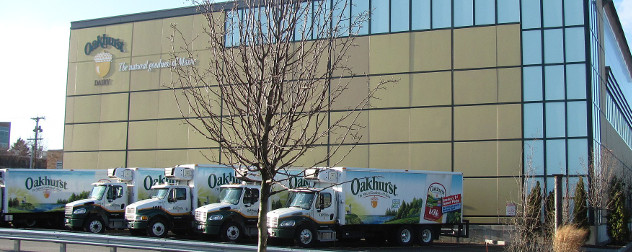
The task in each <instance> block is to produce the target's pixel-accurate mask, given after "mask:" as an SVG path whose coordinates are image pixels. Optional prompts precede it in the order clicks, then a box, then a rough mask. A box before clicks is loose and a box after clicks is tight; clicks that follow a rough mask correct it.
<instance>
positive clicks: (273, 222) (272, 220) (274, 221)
mask: <svg viewBox="0 0 632 252" xmlns="http://www.w3.org/2000/svg"><path fill="white" fill-rule="evenodd" d="M278 225H279V217H268V227H269V228H275V227H277V226H278Z"/></svg>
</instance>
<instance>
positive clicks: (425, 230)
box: [418, 226, 435, 245]
mask: <svg viewBox="0 0 632 252" xmlns="http://www.w3.org/2000/svg"><path fill="white" fill-rule="evenodd" d="M434 238H435V237H434V230H433V228H432V227H430V226H422V227H421V228H420V229H419V233H418V239H419V243H420V244H421V245H430V244H432V241H433V240H434Z"/></svg>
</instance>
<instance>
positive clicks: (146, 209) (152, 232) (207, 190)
mask: <svg viewBox="0 0 632 252" xmlns="http://www.w3.org/2000/svg"><path fill="white" fill-rule="evenodd" d="M165 177H166V178H167V179H168V180H170V182H168V183H163V184H160V185H155V186H154V187H153V189H152V190H153V193H152V197H151V198H150V199H146V200H141V201H138V202H136V203H133V204H130V205H128V206H127V207H126V208H125V219H126V220H127V227H128V228H129V230H130V232H131V234H132V235H142V234H145V233H147V234H148V235H149V236H153V237H165V236H167V233H168V232H169V231H172V232H174V233H175V234H187V233H189V232H191V231H193V229H194V227H193V219H194V218H193V214H194V211H195V209H196V208H198V206H200V205H206V204H209V203H211V202H217V199H218V198H219V187H220V186H221V185H223V184H229V183H237V178H236V177H235V172H234V170H233V168H231V167H227V166H223V165H197V164H189V165H178V166H176V167H170V168H165Z"/></svg>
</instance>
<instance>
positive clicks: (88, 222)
mask: <svg viewBox="0 0 632 252" xmlns="http://www.w3.org/2000/svg"><path fill="white" fill-rule="evenodd" d="M93 186H94V187H93V188H92V191H91V192H90V195H89V196H88V198H87V199H83V200H77V201H74V202H70V203H68V204H66V208H65V225H66V227H68V228H70V229H73V230H80V229H84V230H85V231H87V232H92V233H103V232H104V231H105V227H106V226H110V227H114V228H123V227H124V226H125V223H124V222H123V215H124V214H125V207H126V206H127V202H128V200H127V198H126V197H125V196H126V195H128V193H127V190H128V188H127V184H125V183H117V182H109V181H107V180H106V181H99V182H97V183H94V184H93Z"/></svg>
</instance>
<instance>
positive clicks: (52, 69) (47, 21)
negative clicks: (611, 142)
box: [0, 0, 632, 149]
mask: <svg viewBox="0 0 632 252" xmlns="http://www.w3.org/2000/svg"><path fill="white" fill-rule="evenodd" d="M615 4H616V5H617V9H618V12H619V18H620V20H621V23H622V24H623V26H624V29H625V31H626V34H627V38H628V41H629V42H632V33H631V31H632V0H615ZM185 6H191V3H190V1H188V0H131V1H123V0H105V1H91V0H29V1H8V0H7V1H3V2H2V8H0V31H2V34H3V37H2V38H1V39H0V48H2V50H3V54H2V59H1V60H0V76H2V79H1V81H2V83H0V107H2V109H0V121H2V122H11V124H12V125H11V143H13V142H15V141H16V140H17V138H18V137H21V138H23V139H27V138H32V137H33V131H32V129H33V128H34V127H35V122H34V121H33V120H31V119H30V118H31V117H36V116H45V117H46V120H44V121H42V122H41V123H40V125H41V126H42V128H43V129H44V132H43V137H44V147H45V148H46V149H61V148H63V133H64V115H65V98H66V97H65V95H66V74H67V68H68V42H69V38H70V22H72V21H79V20H86V19H95V18H101V17H109V16H116V15H123V14H132V13H138V12H145V11H153V10H161V9H170V8H177V7H185Z"/></svg>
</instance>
